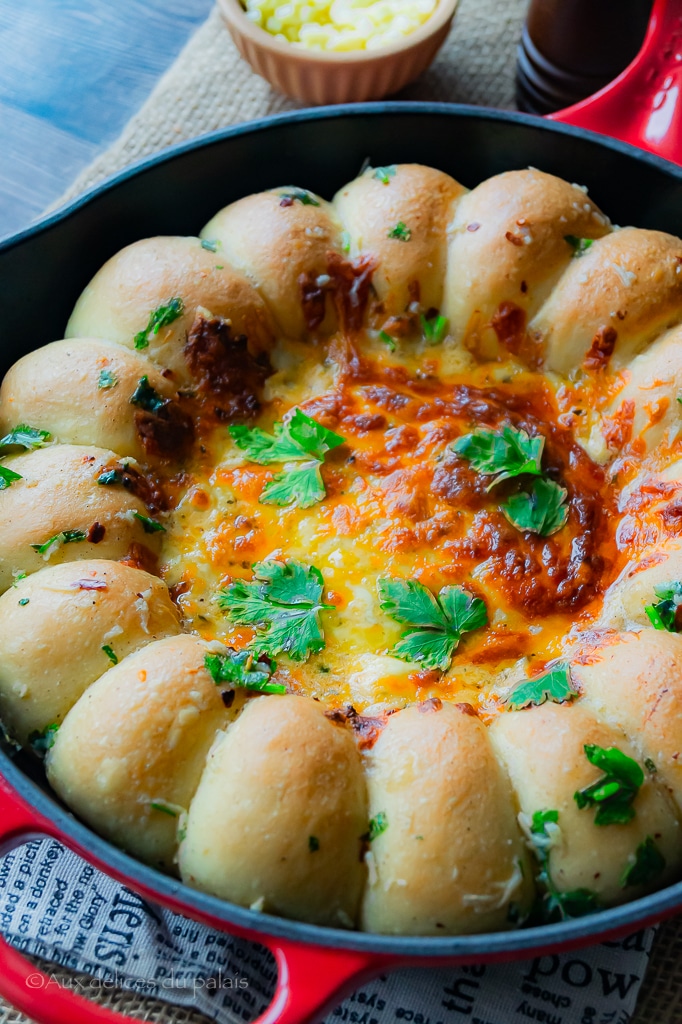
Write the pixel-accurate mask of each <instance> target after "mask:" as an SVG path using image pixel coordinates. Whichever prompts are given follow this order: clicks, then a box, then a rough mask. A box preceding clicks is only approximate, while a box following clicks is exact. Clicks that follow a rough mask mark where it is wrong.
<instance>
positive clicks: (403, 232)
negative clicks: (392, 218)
mask: <svg viewBox="0 0 682 1024" xmlns="http://www.w3.org/2000/svg"><path fill="white" fill-rule="evenodd" d="M388 237H389V238H395V239H397V240H398V241H399V242H409V240H410V239H411V238H412V229H411V228H408V226H407V224H405V222H404V221H402V220H399V221H398V223H397V224H396V226H395V227H394V228H391V230H390V231H389V233H388Z"/></svg>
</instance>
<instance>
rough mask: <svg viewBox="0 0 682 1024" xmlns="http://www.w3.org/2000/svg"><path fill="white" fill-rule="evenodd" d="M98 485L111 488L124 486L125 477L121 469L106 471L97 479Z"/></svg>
mask: <svg viewBox="0 0 682 1024" xmlns="http://www.w3.org/2000/svg"><path fill="white" fill-rule="evenodd" d="M97 483H98V484H100V486H101V487H111V486H112V484H122V483H123V476H122V474H121V471H120V469H105V470H104V472H103V473H100V475H99V476H98V477H97Z"/></svg>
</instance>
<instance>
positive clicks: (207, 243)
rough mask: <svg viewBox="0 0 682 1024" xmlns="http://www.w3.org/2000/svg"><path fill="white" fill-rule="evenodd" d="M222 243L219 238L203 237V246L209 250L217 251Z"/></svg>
mask: <svg viewBox="0 0 682 1024" xmlns="http://www.w3.org/2000/svg"><path fill="white" fill-rule="evenodd" d="M220 245H221V242H220V239H219V238H202V239H201V248H202V249H207V250H208V251H209V252H217V251H218V249H219V247H220Z"/></svg>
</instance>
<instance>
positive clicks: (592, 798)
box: [573, 743, 644, 825]
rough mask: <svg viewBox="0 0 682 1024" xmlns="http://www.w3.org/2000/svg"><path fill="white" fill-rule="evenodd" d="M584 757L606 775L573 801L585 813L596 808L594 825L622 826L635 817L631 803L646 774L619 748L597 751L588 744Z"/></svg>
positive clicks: (592, 745)
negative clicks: (584, 809)
mask: <svg viewBox="0 0 682 1024" xmlns="http://www.w3.org/2000/svg"><path fill="white" fill-rule="evenodd" d="M584 749H585V755H586V756H587V760H588V761H589V762H590V764H593V765H595V767H596V768H600V769H601V770H602V771H603V772H604V774H603V775H602V777H601V778H600V779H597V781H596V782H593V783H592V785H590V786H586V787H585V788H584V789H580V790H578V792H577V793H574V794H573V799H574V800H575V802H576V803H577V805H578V807H579V808H580V809H581V810H582V809H583V808H584V807H596V808H597V813H596V815H595V818H594V823H595V825H621V824H624V823H625V822H627V821H630V820H631V819H632V818H634V816H635V809H634V807H633V806H632V801H633V800H634V799H635V797H636V796H637V793H638V792H639V787H640V786H641V785H642V783H643V782H644V772H643V771H642V769H641V768H640V766H639V765H638V764H637V762H636V761H634V760H633V759H632V758H631V757H628V756H627V754H624V753H623V752H622V750H619V749H618V747H608V748H604V747H598V746H597V745H596V744H594V743H586V744H585V748H584Z"/></svg>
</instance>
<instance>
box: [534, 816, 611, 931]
mask: <svg viewBox="0 0 682 1024" xmlns="http://www.w3.org/2000/svg"><path fill="white" fill-rule="evenodd" d="M560 835H561V829H560V828H559V812H558V811H554V810H547V811H536V812H535V814H534V815H533V818H532V821H531V825H530V839H531V842H532V845H533V850H534V851H535V856H536V857H537V859H538V861H539V863H540V873H539V875H538V882H540V884H541V885H543V886H544V888H545V890H546V892H545V894H544V896H543V900H542V909H543V916H544V917H545V918H546V920H548V921H552V920H557V919H558V920H560V921H565V920H567V919H568V918H572V917H584V915H585V914H591V913H594V911H595V910H599V903H598V901H597V896H596V894H595V893H593V892H591V891H590V890H589V889H572V890H570V891H569V892H560V891H559V890H558V889H557V887H556V885H555V884H554V881H553V879H552V876H551V874H550V870H549V861H550V855H551V851H552V847H553V846H554V844H555V843H556V842H557V841H558V839H559V837H560Z"/></svg>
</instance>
